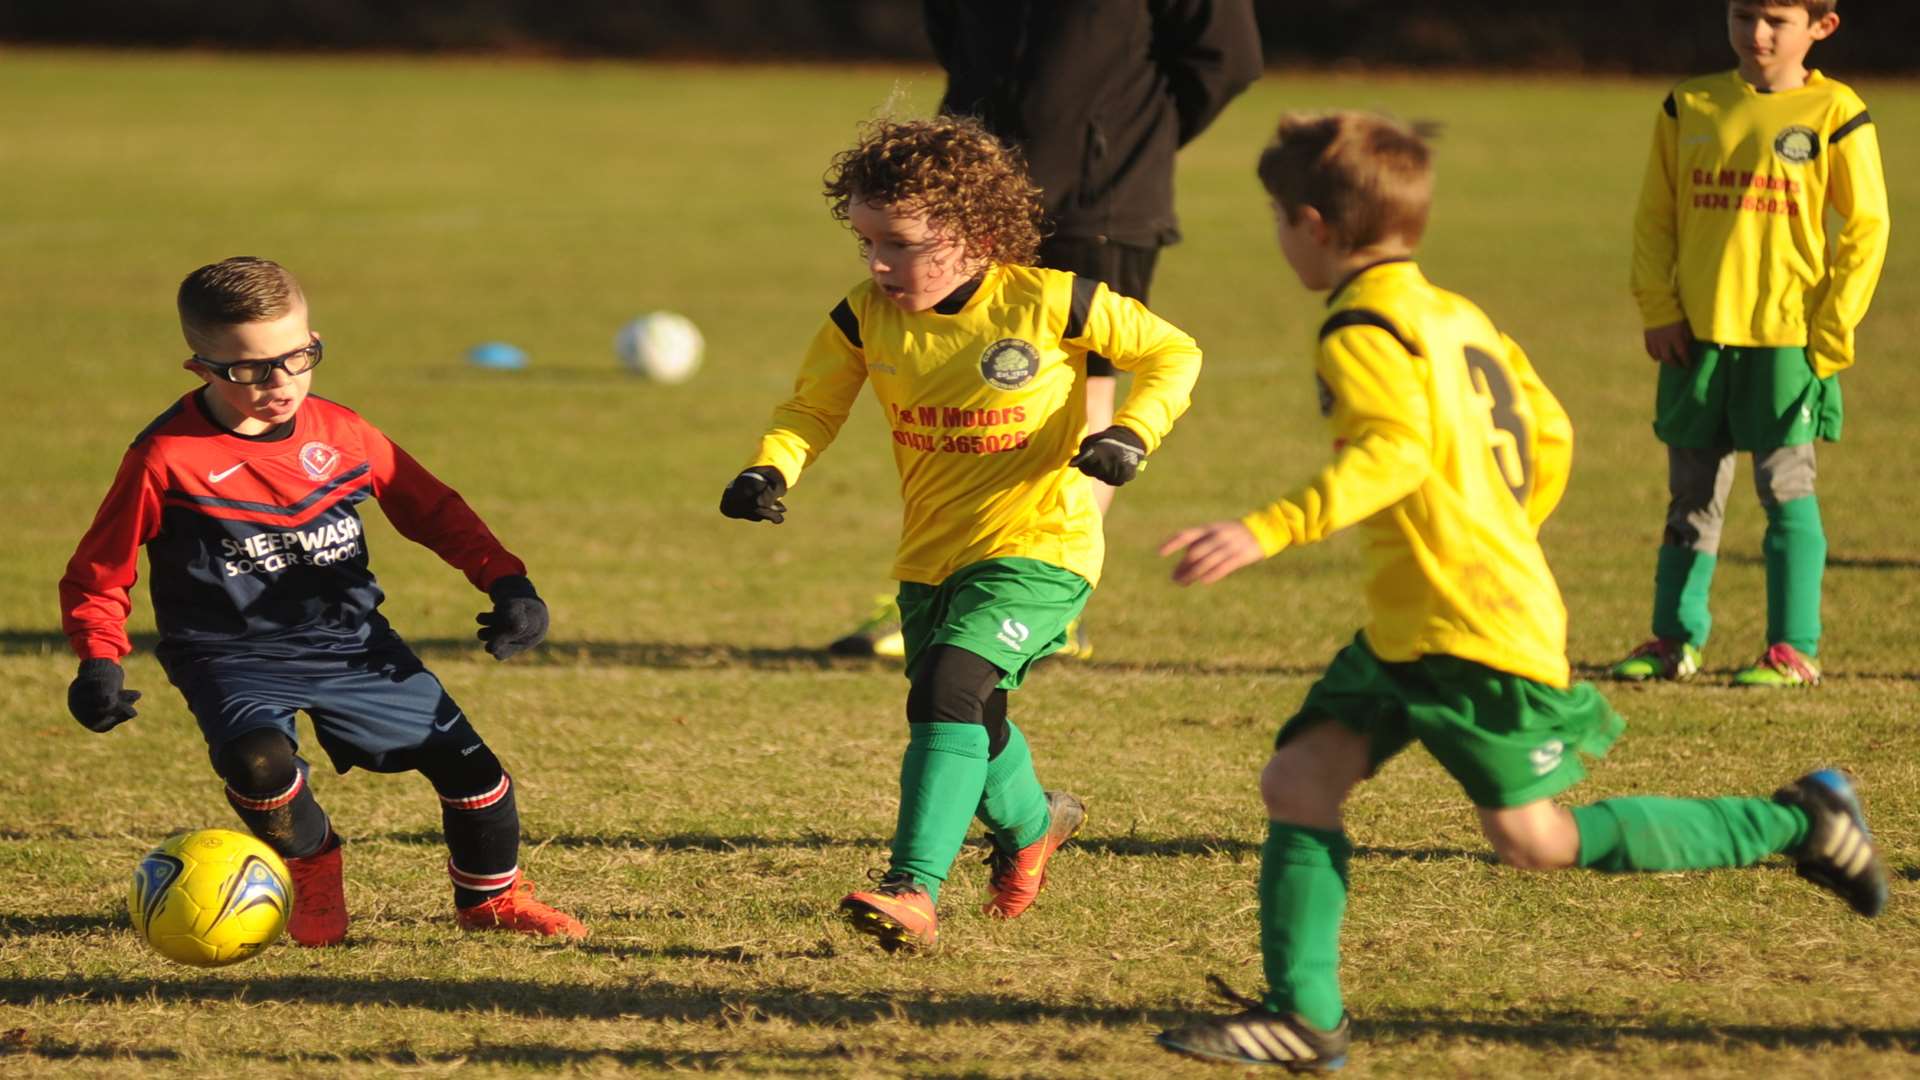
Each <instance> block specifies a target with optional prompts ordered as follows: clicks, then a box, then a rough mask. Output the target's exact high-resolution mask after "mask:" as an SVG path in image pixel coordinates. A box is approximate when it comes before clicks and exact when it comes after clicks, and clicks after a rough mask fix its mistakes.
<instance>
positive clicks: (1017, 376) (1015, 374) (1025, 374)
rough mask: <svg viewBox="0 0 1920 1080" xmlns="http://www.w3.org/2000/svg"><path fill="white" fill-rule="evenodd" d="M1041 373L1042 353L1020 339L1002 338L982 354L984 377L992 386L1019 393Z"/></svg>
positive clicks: (981, 374)
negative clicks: (1019, 390)
mask: <svg viewBox="0 0 1920 1080" xmlns="http://www.w3.org/2000/svg"><path fill="white" fill-rule="evenodd" d="M1039 371H1040V350H1039V349H1036V348H1034V347H1033V346H1032V345H1030V344H1028V343H1027V342H1024V341H1021V340H1020V339H1019V338H1001V339H1000V340H999V341H996V342H994V343H993V344H991V345H989V346H987V350H986V351H985V352H983V353H981V354H980V377H981V378H982V379H985V380H986V381H987V385H988V386H997V387H999V388H1000V389H1002V390H1018V389H1020V388H1021V387H1023V386H1025V385H1027V384H1028V383H1030V382H1032V381H1033V377H1034V376H1035V375H1036V374H1038V373H1039Z"/></svg>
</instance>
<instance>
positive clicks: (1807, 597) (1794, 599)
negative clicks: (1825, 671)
mask: <svg viewBox="0 0 1920 1080" xmlns="http://www.w3.org/2000/svg"><path fill="white" fill-rule="evenodd" d="M1760 548H1761V551H1762V552H1763V553H1765V555H1766V561H1767V644H1768V645H1779V644H1781V643H1783V642H1784V643H1785V644H1788V645H1791V646H1793V647H1794V648H1796V649H1798V650H1800V651H1801V652H1802V653H1805V654H1806V655H1808V656H1818V655H1820V579H1821V577H1822V576H1823V575H1824V574H1825V573H1826V569H1827V534H1826V532H1825V531H1824V530H1823V529H1822V528H1821V526H1820V500H1819V499H1818V498H1817V497H1816V496H1813V495H1807V496H1803V497H1801V498H1798V499H1791V500H1789V501H1787V502H1783V503H1780V504H1778V505H1776V506H1769V507H1767V532H1766V536H1765V538H1764V539H1763V540H1762V541H1761V544H1760Z"/></svg>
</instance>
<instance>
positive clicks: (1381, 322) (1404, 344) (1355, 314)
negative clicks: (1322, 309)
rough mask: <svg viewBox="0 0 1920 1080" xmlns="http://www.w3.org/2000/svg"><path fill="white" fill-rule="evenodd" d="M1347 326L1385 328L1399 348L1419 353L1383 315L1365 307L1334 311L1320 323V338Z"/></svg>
mask: <svg viewBox="0 0 1920 1080" xmlns="http://www.w3.org/2000/svg"><path fill="white" fill-rule="evenodd" d="M1349 326H1371V327H1373V328H1374V329H1376V330H1385V331H1386V332H1387V333H1389V334H1392V335H1393V340H1395V341H1397V342H1399V343H1400V347H1401V348H1403V349H1405V350H1407V351H1408V352H1409V353H1412V354H1413V355H1414V356H1419V355H1420V350H1419V349H1418V348H1415V347H1414V344H1413V342H1411V341H1408V340H1407V338H1406V335H1405V334H1402V333H1401V332H1400V328H1399V327H1397V326H1395V325H1393V323H1391V322H1388V321H1387V317H1386V316H1385V315H1382V314H1380V313H1379V312H1377V311H1368V310H1367V309H1366V308H1348V309H1346V310H1345V311H1336V312H1334V313H1333V316H1332V317H1331V318H1329V319H1328V320H1327V321H1326V322H1323V323H1321V324H1320V340H1321V341H1325V340H1327V335H1329V334H1333V333H1336V332H1338V331H1341V330H1344V329H1346V328H1347V327H1349Z"/></svg>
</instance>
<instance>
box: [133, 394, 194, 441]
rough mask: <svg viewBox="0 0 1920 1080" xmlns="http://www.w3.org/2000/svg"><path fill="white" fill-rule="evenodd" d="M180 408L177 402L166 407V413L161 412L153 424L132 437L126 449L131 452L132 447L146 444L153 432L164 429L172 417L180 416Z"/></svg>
mask: <svg viewBox="0 0 1920 1080" xmlns="http://www.w3.org/2000/svg"><path fill="white" fill-rule="evenodd" d="M180 408H181V403H180V402H178V401H176V402H174V403H173V404H172V405H170V406H168V407H167V411H166V412H163V413H161V414H160V415H159V416H156V417H154V418H153V423H151V424H148V425H147V426H146V427H145V428H143V429H141V431H140V434H138V435H135V436H134V437H133V441H132V442H130V443H128V444H127V449H129V450H131V449H133V448H134V447H136V446H139V445H140V444H141V443H143V442H146V441H147V439H148V437H149V436H151V435H152V434H153V433H154V432H156V431H159V430H160V429H161V428H163V427H166V426H167V421H169V420H172V419H173V418H174V417H176V416H179V415H180Z"/></svg>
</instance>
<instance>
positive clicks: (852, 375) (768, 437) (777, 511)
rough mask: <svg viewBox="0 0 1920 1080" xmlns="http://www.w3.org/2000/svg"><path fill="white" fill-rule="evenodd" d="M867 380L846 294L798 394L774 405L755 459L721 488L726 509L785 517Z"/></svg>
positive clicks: (822, 333) (803, 372)
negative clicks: (793, 491) (789, 500)
mask: <svg viewBox="0 0 1920 1080" xmlns="http://www.w3.org/2000/svg"><path fill="white" fill-rule="evenodd" d="M866 381H867V362H866V353H865V351H864V349H863V347H862V344H861V339H860V323H859V318H858V317H857V316H856V315H855V314H854V311H853V307H852V305H850V304H849V303H847V301H845V300H842V301H840V304H839V306H838V307H836V308H834V309H833V313H832V314H831V315H829V316H828V317H827V321H826V322H825V323H824V324H822V325H821V327H820V330H819V332H818V333H816V334H814V336H813V343H812V344H811V345H809V346H808V347H807V358H806V360H805V361H804V362H803V363H802V364H801V365H800V377H799V378H798V379H796V380H795V381H794V386H793V396H792V397H790V398H788V399H787V400H786V401H784V402H782V403H781V404H780V405H779V406H777V407H776V408H775V409H774V410H773V419H772V420H771V421H770V422H769V423H768V425H767V431H766V434H764V435H762V436H761V437H760V446H759V448H758V449H757V450H755V451H754V454H753V460H752V461H750V462H748V464H747V467H746V469H744V470H742V471H741V472H740V474H739V475H737V476H735V477H734V478H733V479H732V480H731V481H730V482H729V483H728V484H727V488H726V490H725V491H724V492H722V493H721V495H720V512H721V513H722V514H725V515H726V516H727V517H730V518H739V519H741V520H743V521H767V522H772V523H773V524H775V525H778V524H780V523H781V522H782V521H785V520H786V512H787V505H786V503H784V502H782V501H781V500H782V499H783V498H784V497H785V496H786V494H787V487H788V485H789V484H794V483H798V482H799V480H800V474H801V473H802V472H803V471H805V470H806V468H807V466H809V465H811V464H813V461H814V459H815V458H817V457H819V456H820V454H821V452H822V451H824V450H825V449H826V448H827V447H828V446H830V445H832V444H833V440H834V437H835V436H837V435H839V434H840V428H841V426H842V425H843V424H845V423H846V422H847V414H848V413H850V412H852V411H853V402H854V399H855V398H858V397H859V396H860V388H861V387H862V386H864V385H865V384H866Z"/></svg>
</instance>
